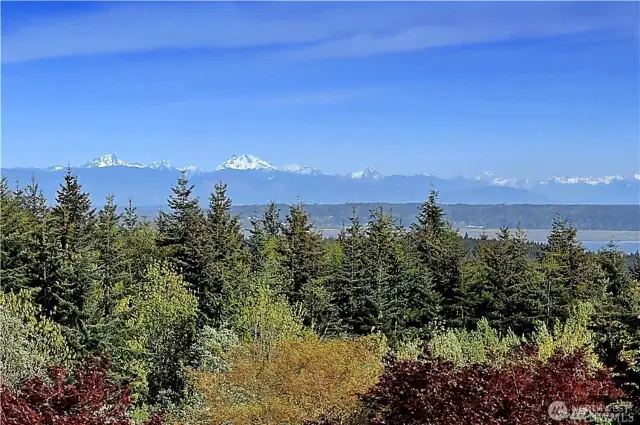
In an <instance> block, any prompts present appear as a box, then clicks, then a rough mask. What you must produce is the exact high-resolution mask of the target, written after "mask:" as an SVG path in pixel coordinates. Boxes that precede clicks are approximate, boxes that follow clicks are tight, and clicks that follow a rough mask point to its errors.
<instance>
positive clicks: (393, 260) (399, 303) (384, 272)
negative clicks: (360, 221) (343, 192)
mask: <svg viewBox="0 0 640 425" xmlns="http://www.w3.org/2000/svg"><path fill="white" fill-rule="evenodd" d="M365 235H366V242H365V262H366V267H365V271H364V281H365V284H364V285H363V287H362V289H361V290H360V291H359V294H358V295H359V296H358V298H357V299H356V303H355V304H356V306H357V307H356V311H357V313H356V316H358V317H359V319H358V321H359V322H360V323H359V324H356V325H355V327H356V329H357V333H369V332H375V331H379V332H382V333H384V334H386V335H387V336H391V337H393V336H394V335H397V334H398V332H399V331H400V330H401V329H403V328H404V311H405V310H406V307H407V296H408V293H407V285H406V281H405V276H406V274H405V273H404V270H403V268H402V262H401V258H400V252H399V249H400V244H399V237H400V233H399V228H398V227H397V226H396V224H395V219H394V218H393V216H392V215H390V214H386V213H385V212H384V210H383V209H382V207H379V208H377V209H374V210H372V211H371V216H370V220H369V224H368V226H367V228H366V230H365Z"/></svg>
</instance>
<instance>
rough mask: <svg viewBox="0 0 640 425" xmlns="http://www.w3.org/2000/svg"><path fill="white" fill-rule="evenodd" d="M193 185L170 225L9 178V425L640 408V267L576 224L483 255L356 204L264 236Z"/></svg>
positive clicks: (273, 224)
mask: <svg viewBox="0 0 640 425" xmlns="http://www.w3.org/2000/svg"><path fill="white" fill-rule="evenodd" d="M193 189H194V188H193V186H192V185H190V184H189V181H188V179H187V176H186V175H185V174H183V175H181V177H180V178H179V179H178V181H177V184H176V185H175V187H174V188H173V189H172V193H171V195H170V197H169V199H168V203H167V208H166V211H162V212H160V213H159V214H158V215H157V217H155V218H154V221H153V222H151V221H149V220H141V219H140V217H139V215H138V211H137V210H136V207H135V206H134V205H132V204H131V202H129V204H128V205H127V206H126V207H125V209H124V210H123V212H122V213H119V212H118V211H119V210H118V207H117V206H116V205H115V204H114V202H113V198H112V197H109V198H108V199H107V200H106V202H105V205H104V206H103V207H101V208H100V209H99V210H96V209H94V208H93V206H92V205H91V202H90V198H89V194H87V193H85V192H84V191H83V190H82V187H81V185H80V183H79V181H78V179H77V177H76V176H74V175H73V174H72V173H71V171H68V173H67V175H66V176H65V179H64V182H63V183H62V184H61V185H60V188H59V190H58V193H57V197H56V199H55V202H54V203H53V205H52V206H48V203H47V200H46V199H45V198H44V196H43V195H42V192H41V191H40V190H39V188H38V184H37V182H35V181H32V182H31V183H29V184H28V185H26V186H25V187H18V188H15V189H10V188H9V187H8V185H7V183H6V181H5V180H3V181H2V184H1V186H0V208H1V213H2V214H1V215H0V220H1V223H0V224H1V226H2V244H1V245H0V248H1V249H0V264H1V270H0V272H1V274H0V278H1V280H2V289H3V295H2V298H1V300H0V305H1V306H2V310H0V313H1V315H2V323H3V332H2V337H1V338H2V341H1V343H0V368H1V369H0V372H1V378H2V385H3V404H2V408H1V409H2V416H0V420H2V423H7V424H22V423H33V424H55V425H58V424H65V425H66V424H78V425H79V424H96V425H97V424H101V423H117V424H129V423H134V422H143V421H146V423H148V424H161V423H165V422H166V423H176V424H178V423H180V424H205V423H206V424H225V423H233V424H254V423H263V424H302V423H327V424H329V423H335V424H338V423H340V424H352V425H361V424H376V423H378V424H379V423H393V424H400V423H402V424H410V423H434V424H448V423H470V424H504V423H522V424H531V425H533V424H544V423H554V422H553V419H552V418H551V417H549V414H548V410H547V406H548V404H549V403H551V402H553V401H557V400H560V401H565V402H566V403H568V404H570V405H572V406H583V405H589V406H599V405H601V406H604V405H605V404H607V403H610V402H613V401H615V402H617V403H619V404H618V407H619V409H621V410H620V411H623V410H624V409H633V408H635V407H637V406H639V405H640V404H638V384H639V383H640V380H639V377H638V372H639V369H638V361H639V360H640V358H639V357H638V356H639V353H640V262H638V261H637V257H635V258H636V260H634V262H633V263H632V264H630V265H628V264H627V261H628V259H629V258H630V257H628V256H625V255H624V253H622V252H620V251H618V250H617V249H616V246H615V245H614V244H611V245H610V246H608V247H607V248H606V249H603V250H601V251H599V252H598V253H589V252H587V251H585V249H584V248H583V247H582V245H581V244H580V242H579V241H578V240H577V239H576V230H575V228H574V227H572V226H571V225H570V224H569V223H568V222H567V221H565V220H563V219H561V218H560V217H558V216H555V217H553V219H552V222H551V227H552V229H553V230H552V231H551V233H550V235H549V238H548V241H547V243H546V244H545V245H544V246H540V245H537V244H531V243H529V242H527V241H526V238H525V236H524V234H523V232H522V231H521V230H520V229H519V228H517V227H516V228H513V229H511V228H509V227H507V226H502V227H501V229H500V231H499V234H498V235H497V238H496V240H493V241H488V240H473V241H471V240H469V239H464V238H461V237H460V236H459V235H458V234H457V233H456V231H455V230H454V229H453V227H452V225H451V223H450V222H449V221H448V220H447V219H446V213H445V210H444V209H443V207H442V206H440V205H439V204H438V198H437V193H436V192H431V193H430V194H429V196H428V198H427V200H426V201H425V202H424V204H422V205H420V206H419V208H418V215H417V217H415V218H414V220H413V222H412V223H411V224H410V226H407V225H408V224H409V223H406V222H404V223H402V225H400V223H399V222H398V220H397V219H396V218H395V217H394V216H393V215H391V214H390V213H388V212H387V211H385V209H384V208H382V207H375V208H372V209H371V210H370V211H369V213H368V216H367V217H366V220H363V219H362V216H361V212H359V211H358V210H356V209H355V208H353V209H352V211H351V214H350V215H349V219H348V221H346V222H345V225H344V227H343V229H342V231H341V232H340V235H339V237H337V238H335V239H323V238H322V237H321V236H320V235H319V234H318V233H317V232H316V231H314V229H313V226H312V219H311V217H310V215H309V209H310V207H309V206H305V205H304V204H302V203H299V204H296V205H293V206H290V207H289V208H288V210H287V211H284V212H283V214H282V215H283V216H281V212H280V211H279V208H278V206H277V205H276V204H274V203H271V204H269V205H267V206H266V207H265V208H264V209H263V210H262V211H260V212H259V213H258V214H254V215H252V218H251V226H250V231H249V234H248V235H246V233H245V231H244V229H243V226H242V224H241V219H240V217H239V216H238V215H235V214H234V213H233V209H232V204H231V200H230V199H229V198H228V197H227V193H226V186H225V184H224V183H218V184H216V185H215V188H214V191H213V193H211V195H210V197H209V199H208V208H206V209H204V210H203V209H202V208H201V207H200V205H201V201H200V200H199V199H198V198H196V197H194V196H193ZM527 207H529V206H527ZM407 227H408V229H407ZM52 366H53V369H50V368H51V367H52ZM70 370H74V371H75V379H74V378H69V377H68V372H67V371H70ZM558 370H562V371H563V372H562V373H558ZM47 377H48V378H47ZM47 379H49V380H47ZM454 380H455V382H457V383H456V384H455V385H453V386H452V384H451V383H452V382H454ZM489 392H490V393H491V396H490V397H489V396H487V393H489ZM50 400H57V401H56V402H55V403H54V402H50ZM442 403H446V406H449V407H450V409H453V406H457V407H456V408H455V409H453V410H446V409H444V406H445V405H444V404H442ZM545 403H546V404H545ZM634 406H635V407H634ZM624 411H626V410H624ZM630 411H631V410H630ZM592 413H593V414H594V415H596V416H597V415H600V419H602V420H604V419H606V415H605V413H606V412H604V413H603V411H601V412H592ZM447 415H448V416H447Z"/></svg>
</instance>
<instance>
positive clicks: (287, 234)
mask: <svg viewBox="0 0 640 425" xmlns="http://www.w3.org/2000/svg"><path fill="white" fill-rule="evenodd" d="M312 227H313V226H312V223H311V222H310V220H309V216H308V214H307V212H306V211H305V208H304V205H303V204H302V203H298V204H296V205H293V206H292V207H291V209H290V211H289V214H288V215H287V217H286V221H285V224H284V227H283V230H282V233H283V243H282V244H281V247H280V248H281V253H282V254H281V255H282V259H283V266H284V270H285V276H286V280H285V282H286V288H285V292H286V294H287V296H288V297H289V299H290V300H291V301H292V302H294V303H295V302H299V301H301V299H302V294H303V291H304V288H305V286H306V285H307V284H309V283H310V282H311V281H312V280H313V278H314V277H317V274H318V272H319V271H320V270H321V261H322V256H323V253H322V242H321V238H320V234H318V233H316V232H315V231H314V230H313V228H312Z"/></svg>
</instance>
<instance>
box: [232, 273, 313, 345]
mask: <svg viewBox="0 0 640 425" xmlns="http://www.w3.org/2000/svg"><path fill="white" fill-rule="evenodd" d="M234 307H235V308H234V310H235V312H236V313H235V314H234V315H233V316H232V322H231V324H232V327H233V329H235V330H236V332H237V333H238V335H239V336H240V338H241V340H242V341H245V342H250V341H253V342H255V343H257V344H258V345H260V347H262V351H263V352H264V353H270V352H271V351H272V350H273V349H274V348H275V347H276V346H277V345H278V343H279V342H280V341H282V340H284V339H286V338H291V337H297V336H300V335H303V334H305V333H307V332H309V331H308V330H305V328H304V326H303V324H302V318H301V316H302V315H303V314H304V312H302V311H300V310H298V311H295V310H294V308H293V307H292V306H291V305H290V304H289V303H288V302H287V299H286V298H285V297H284V296H283V295H280V294H277V293H274V292H273V290H272V289H271V288H270V285H269V282H268V281H265V280H264V279H261V278H260V276H258V277H257V278H256V279H255V281H254V282H253V283H252V286H251V290H250V291H249V293H248V294H247V295H246V296H245V297H243V298H242V299H241V300H238V301H237V304H236V305H235V306H234Z"/></svg>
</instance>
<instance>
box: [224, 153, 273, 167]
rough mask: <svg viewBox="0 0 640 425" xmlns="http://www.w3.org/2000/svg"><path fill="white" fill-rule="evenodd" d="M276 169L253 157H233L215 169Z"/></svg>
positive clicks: (270, 164) (268, 163) (267, 162)
mask: <svg viewBox="0 0 640 425" xmlns="http://www.w3.org/2000/svg"><path fill="white" fill-rule="evenodd" d="M277 169H278V167H276V166H275V165H273V164H272V163H270V162H269V161H265V160H263V159H260V158H258V157H257V156H253V155H233V156H232V157H231V158H229V159H227V160H226V161H225V162H223V163H222V164H220V165H218V167H216V170H217V171H220V170H267V171H268V170H277Z"/></svg>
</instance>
